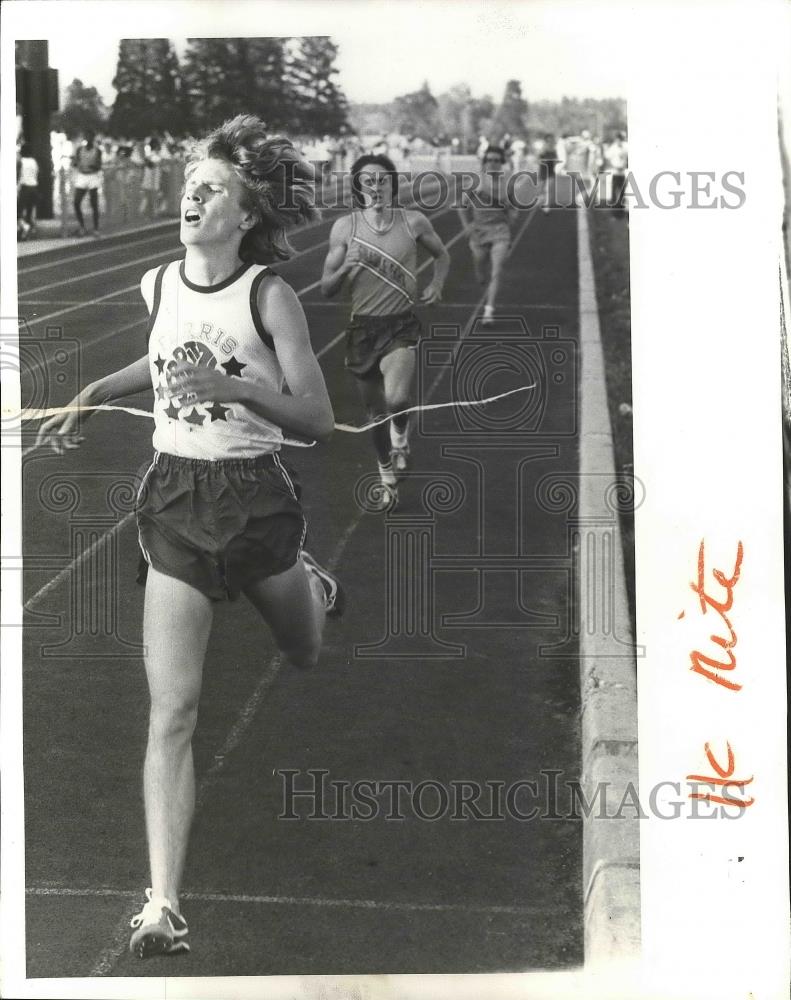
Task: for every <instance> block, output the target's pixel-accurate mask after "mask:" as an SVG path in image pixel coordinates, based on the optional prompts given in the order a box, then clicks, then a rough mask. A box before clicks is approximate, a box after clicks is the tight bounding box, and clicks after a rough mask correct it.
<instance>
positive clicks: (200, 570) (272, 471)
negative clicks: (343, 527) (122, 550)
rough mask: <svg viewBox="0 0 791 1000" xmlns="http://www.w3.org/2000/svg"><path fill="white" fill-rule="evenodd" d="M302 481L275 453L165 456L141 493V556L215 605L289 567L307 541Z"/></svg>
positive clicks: (142, 577) (144, 569) (141, 577)
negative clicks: (203, 457)
mask: <svg viewBox="0 0 791 1000" xmlns="http://www.w3.org/2000/svg"><path fill="white" fill-rule="evenodd" d="M300 493H301V490H300V487H299V482H298V480H297V478H296V476H295V475H294V473H293V471H292V470H291V469H289V468H287V467H286V466H285V464H284V462H283V460H282V459H281V458H280V456H279V455H278V454H277V453H274V454H272V455H260V456H258V457H257V458H247V459H245V458H243V459H234V460H229V461H221V462H209V461H203V460H201V459H192V458H179V457H177V456H175V455H168V454H165V453H162V452H159V453H157V454H156V455H155V456H154V461H153V462H152V463H151V465H150V466H149V467H148V469H147V471H146V473H145V476H144V478H143V482H142V483H141V486H140V490H139V492H138V496H137V503H136V506H135V512H136V514H137V528H138V539H139V542H140V549H141V552H142V558H141V560H140V572H139V573H138V577H137V582H138V583H141V584H142V583H145V581H146V576H147V574H148V565H149V564H150V565H151V566H153V567H154V568H155V569H157V570H159V572H160V573H164V574H165V575H166V576H172V577H175V578H176V579H177V580H183V581H184V583H188V584H190V586H192V587H195V588H196V589H197V590H199V591H201V593H203V594H205V595H206V596H207V597H209V598H211V599H212V600H216V601H220V600H225V599H231V600H233V599H235V598H236V597H238V596H239V593H240V592H241V591H243V590H244V589H245V588H246V587H248V586H250V585H251V584H253V583H255V582H256V581H257V580H261V579H263V578H265V577H268V576H275V575H276V574H278V573H283V572H285V570H287V569H290V568H291V567H292V566H293V565H294V563H295V562H296V561H297V559H298V557H299V554H300V551H301V549H302V544H303V542H304V539H305V530H306V525H305V518H304V515H303V513H302V506H301V504H300V502H299V497H300Z"/></svg>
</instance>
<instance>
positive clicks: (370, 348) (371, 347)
mask: <svg viewBox="0 0 791 1000" xmlns="http://www.w3.org/2000/svg"><path fill="white" fill-rule="evenodd" d="M419 339H420V320H419V319H418V318H417V316H416V315H415V314H414V313H413V312H403V313H391V314H390V315H386V316H352V320H351V323H349V326H348V327H347V329H346V367H347V368H348V370H349V371H350V372H351V373H352V374H353V375H356V376H357V377H358V378H372V377H374V376H376V375H378V374H379V362H380V361H381V360H382V358H383V357H385V355H387V354H390V353H391V351H395V350H397V349H398V348H399V347H414V346H415V345H416V344H417V342H418V340H419Z"/></svg>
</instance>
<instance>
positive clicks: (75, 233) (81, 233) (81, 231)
mask: <svg viewBox="0 0 791 1000" xmlns="http://www.w3.org/2000/svg"><path fill="white" fill-rule="evenodd" d="M69 235H70V236H79V237H81V238H82V237H83V236H87V235H88V234H87V232H86V231H85V230H84V229H83V227H82V226H78V227H77V228H76V229H72V231H71V233H70V234H69Z"/></svg>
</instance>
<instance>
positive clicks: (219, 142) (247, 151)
mask: <svg viewBox="0 0 791 1000" xmlns="http://www.w3.org/2000/svg"><path fill="white" fill-rule="evenodd" d="M209 159H216V160H225V161H226V162H227V163H229V164H230V166H231V167H232V168H233V170H234V173H235V174H236V176H237V177H238V178H239V180H240V181H241V182H242V186H243V188H244V190H245V194H246V204H245V205H244V206H243V207H244V208H246V209H249V210H251V211H254V212H255V213H256V214H257V215H258V222H257V223H256V224H255V226H254V227H253V228H252V229H250V230H248V232H246V233H245V235H244V237H243V239H242V243H241V246H240V247H239V256H240V257H241V259H242V260H243V261H245V262H250V263H253V264H270V263H272V261H276V260H288V258H289V257H290V256H291V255H292V253H293V252H294V251H293V249H292V247H291V246H290V245H289V242H288V239H287V238H286V232H287V230H289V229H293V228H294V226H297V225H298V224H299V223H300V222H310V221H312V220H313V219H317V218H318V217H319V212H318V210H317V209H316V200H315V189H314V178H315V175H314V171H313V167H311V166H310V164H309V163H306V162H305V161H304V160H303V159H302V158H301V157H300V155H299V153H298V152H297V150H296V149H295V148H294V145H293V143H292V142H291V141H290V140H289V139H286V138H284V137H281V136H275V137H273V138H267V134H266V126H265V125H264V123H263V122H262V121H261V119H260V118H256V116H255V115H237V116H236V118H232V119H231V120H230V121H227V122H225V123H224V124H222V125H220V127H219V128H216V129H214V131H213V132H210V133H209V134H208V135H207V136H206V137H205V138H204V139H202V140H201V141H200V142H198V143H197V144H196V145H195V146H193V148H192V150H191V151H190V154H189V156H188V158H187V167H186V170H185V174H186V176H189V174H190V173H191V171H192V170H194V169H195V167H196V166H197V165H198V163H200V162H201V161H202V160H209Z"/></svg>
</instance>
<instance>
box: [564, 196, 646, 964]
mask: <svg viewBox="0 0 791 1000" xmlns="http://www.w3.org/2000/svg"><path fill="white" fill-rule="evenodd" d="M577 239H578V251H577V252H578V261H579V308H580V353H581V356H582V365H581V373H580V385H581V393H580V395H581V418H580V492H579V525H580V534H579V539H578V541H579V549H578V577H577V578H578V583H579V587H578V611H579V624H580V682H581V705H582V782H581V784H582V789H583V791H584V793H585V797H586V801H587V803H590V804H591V805H592V808H591V810H590V814H589V815H586V816H585V818H584V833H583V892H584V922H585V965H586V967H596V966H601V965H603V964H605V963H610V962H613V961H619V962H623V961H632V960H635V959H637V958H638V957H639V953H640V821H639V818H638V815H637V812H638V810H639V804H638V803H637V788H638V771H637V679H636V665H635V653H634V648H633V638H632V635H631V623H630V618H629V606H628V602H627V597H626V584H625V578H624V564H623V551H622V547H621V537H620V525H619V520H618V507H619V504H623V503H631V502H632V497H631V495H630V493H629V490H628V488H627V484H621V487H620V490H619V489H618V488H616V487H615V485H614V484H617V483H619V480H618V479H617V477H616V473H615V461H614V454H613V443H612V430H611V426H610V416H609V411H608V408H607V391H606V382H605V371H604V358H603V353H602V346H601V332H600V328H599V314H598V308H597V303H596V283H595V279H594V272H593V262H592V259H591V250H590V236H589V232H588V217H587V211H586V209H585V208H583V207H582V206H579V207H578V209H577ZM597 792H598V793H599V796H600V798H599V799H598V801H597V800H596V793H597ZM605 792H606V798H605V797H604V795H605ZM604 804H606V809H605V805H604ZM622 804H623V808H622V816H621V818H612V817H613V815H614V814H617V813H618V812H619V807H621V805H622ZM605 812H606V813H608V814H609V817H610V818H607V816H606V815H605Z"/></svg>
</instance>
